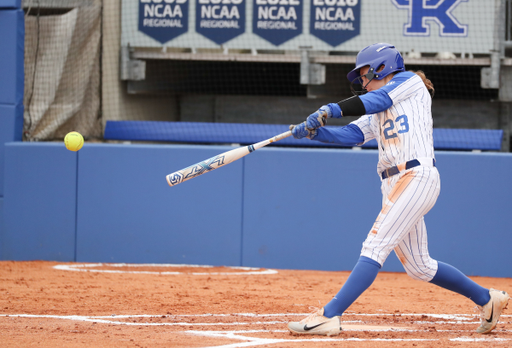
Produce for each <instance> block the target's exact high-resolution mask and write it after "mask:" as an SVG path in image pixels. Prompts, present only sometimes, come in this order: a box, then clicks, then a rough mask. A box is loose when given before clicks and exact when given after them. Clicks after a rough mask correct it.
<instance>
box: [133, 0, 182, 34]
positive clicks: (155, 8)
mask: <svg viewBox="0 0 512 348" xmlns="http://www.w3.org/2000/svg"><path fill="white" fill-rule="evenodd" d="M188 1H189V0H168V1H166V2H162V1H161V0H140V2H139V21H138V22H139V31H140V32H142V33H144V34H146V35H148V36H149V37H151V38H153V39H155V40H156V41H158V42H160V43H166V42H167V41H169V40H172V39H174V38H175V37H177V36H179V35H181V34H184V33H186V32H187V31H188Z"/></svg>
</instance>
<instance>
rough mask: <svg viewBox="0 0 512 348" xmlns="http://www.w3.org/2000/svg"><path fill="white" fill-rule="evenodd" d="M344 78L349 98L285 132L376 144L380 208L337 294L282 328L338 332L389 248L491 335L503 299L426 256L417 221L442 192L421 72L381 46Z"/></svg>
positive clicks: (364, 54) (427, 85)
mask: <svg viewBox="0 0 512 348" xmlns="http://www.w3.org/2000/svg"><path fill="white" fill-rule="evenodd" d="M347 77H348V80H349V81H350V82H351V89H352V91H353V92H354V94H356V95H355V96H353V97H351V98H348V99H345V100H343V101H341V102H339V103H331V104H328V105H324V106H322V107H321V108H320V109H319V110H318V111H317V112H315V113H313V114H311V115H310V116H309V117H308V118H307V120H306V121H305V122H303V123H301V124H299V125H295V126H293V125H292V126H290V129H291V130H292V134H293V136H294V137H295V138H297V139H301V138H304V137H307V138H309V139H314V140H318V141H321V142H325V143H337V144H342V145H347V146H354V145H362V144H364V143H366V142H368V141H370V140H372V139H376V140H377V143H378V148H379V162H378V165H377V170H378V173H379V176H380V177H381V180H382V185H381V191H382V195H383V199H382V210H381V211H380V213H379V215H378V216H377V219H376V220H375V223H374V224H373V226H372V228H371V229H370V232H369V233H368V236H367V238H366V240H365V241H364V243H363V248H362V250H361V256H360V257H359V260H358V262H357V263H356V265H355V267H354V269H353V270H352V272H351V274H350V276H349V278H348V279H347V281H346V283H345V284H344V285H343V287H342V288H341V290H340V291H339V292H338V294H337V295H336V296H335V297H334V298H333V299H332V300H331V301H330V302H329V303H327V304H326V305H325V306H324V307H323V308H321V309H320V310H318V311H316V312H315V313H313V314H311V315H310V316H308V317H307V318H305V319H303V320H301V321H300V322H290V323H289V324H288V329H289V330H290V331H291V332H292V333H295V334H313V335H327V336H331V335H337V334H339V333H340V332H341V330H342V328H341V316H342V314H343V313H344V312H345V310H346V309H347V308H348V307H349V306H350V305H351V304H352V303H353V302H354V301H355V300H356V299H357V298H358V297H359V296H360V295H361V294H362V293H363V292H364V291H365V290H366V289H367V288H368V287H369V286H370V285H371V284H372V283H373V281H374V280H375V278H376V276H377V273H378V272H379V270H380V268H381V267H382V265H383V264H384V261H385V260H386V258H387V257H388V255H389V254H390V253H391V251H393V250H394V251H395V253H396V255H397V256H398V258H399V259H400V261H401V263H402V264H403V266H404V269H405V270H406V272H407V274H408V275H409V276H410V277H412V278H413V279H418V280H422V281H427V282H430V283H433V284H435V285H438V286H441V287H443V288H445V289H448V290H451V291H454V292H457V293H459V294H461V295H463V296H465V297H467V298H469V299H470V300H472V301H473V302H475V304H476V305H477V306H478V308H479V310H480V312H481V323H480V326H479V327H478V328H477V330H476V331H477V332H479V333H488V332H490V331H491V330H493V329H494V328H495V327H496V324H497V322H498V319H499V317H500V315H501V312H502V311H503V309H504V308H505V307H506V306H507V303H508V300H509V295H508V294H507V293H506V292H504V291H499V290H494V289H486V288H484V287H482V286H480V285H478V284H476V283H475V282H474V281H472V280H471V279H469V278H468V277H466V276H465V275H464V274H462V273H461V272H460V271H459V270H457V269H456V268H454V267H452V266H450V265H448V264H446V263H443V262H440V261H436V260H434V259H432V258H431V257H430V256H429V253H428V245H427V244H428V243H427V229H426V226H425V221H424V218H423V217H424V215H425V214H427V213H428V211H429V210H430V209H432V207H433V206H434V204H435V202H436V200H437V197H438V195H439V191H440V179H439V173H438V171H437V169H436V167H435V157H434V146H433V138H432V128H433V126H432V114H431V105H432V97H433V93H434V87H433V85H432V83H431V82H430V80H428V79H427V78H426V77H425V75H424V74H423V72H421V71H419V72H416V73H414V72H409V71H405V66H404V61H403V58H402V56H401V55H400V53H399V52H398V51H397V50H396V49H395V47H394V46H392V45H390V44H386V43H377V44H374V45H371V46H368V47H366V48H364V49H363V50H361V51H360V52H359V53H358V55H357V58H356V67H355V68H354V69H353V70H352V71H350V72H349V73H348V75H347ZM358 84H361V85H362V90H363V91H364V92H367V93H365V94H361V95H357V93H356V92H355V91H354V87H355V86H356V85H358ZM342 116H361V117H360V118H359V119H357V120H355V121H354V122H352V123H350V124H349V125H347V126H344V127H337V128H334V129H327V128H322V127H323V126H324V125H325V121H326V118H331V117H336V118H340V117H342Z"/></svg>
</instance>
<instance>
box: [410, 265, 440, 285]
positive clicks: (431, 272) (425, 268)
mask: <svg viewBox="0 0 512 348" xmlns="http://www.w3.org/2000/svg"><path fill="white" fill-rule="evenodd" d="M404 268H405V271H406V272H407V275H408V276H409V277H411V278H412V279H415V280H421V281H423V282H429V281H431V280H432V279H433V278H434V276H435V274H436V267H432V265H431V264H430V263H428V264H423V265H418V264H416V265H414V266H412V265H410V266H409V267H407V266H406V265H404Z"/></svg>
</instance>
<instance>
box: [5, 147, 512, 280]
mask: <svg viewBox="0 0 512 348" xmlns="http://www.w3.org/2000/svg"><path fill="white" fill-rule="evenodd" d="M231 148H232V147H228V146H188V145H104V144H86V145H85V146H84V148H83V149H82V150H80V151H79V152H78V153H73V152H69V151H67V150H65V148H64V145H63V144H47V143H45V144H40V143H21V142H17V143H8V144H7V145H6V181H5V184H6V189H7V190H6V193H5V199H4V217H3V218H4V230H3V232H2V234H1V236H0V237H1V239H0V243H1V249H0V252H1V255H0V258H1V259H4V260H6V259H8V260H33V259H44V260H59V261H74V260H76V261H83V262H165V263H167V262H168V263H193V264H213V265H231V266H253V267H273V268H291V269H320V270H350V269H351V268H352V267H353V265H354V263H355V262H356V260H357V257H358V255H359V251H360V249H361V243H362V242H363V240H364V239H365V237H366V234H367V233H368V231H369V229H370V228H371V226H372V224H373V222H374V219H375V217H376V216H377V214H378V212H379V211H380V204H381V203H380V202H381V196H380V180H379V178H378V176H377V173H376V161H377V152H376V151H374V150H362V151H354V150H339V149H303V148H280V147H271V146H270V147H267V148H264V149H261V150H258V151H256V152H255V153H253V154H251V155H249V156H246V157H245V158H243V159H241V160H239V161H237V162H234V163H232V164H230V165H228V166H226V167H223V168H220V169H218V170H215V171H213V172H211V173H208V174H206V175H203V176H201V177H198V178H195V179H193V180H190V181H187V182H185V183H182V184H180V185H177V186H175V187H172V188H171V187H169V186H168V185H167V183H166V181H165V175H166V174H168V173H170V172H173V171H175V170H178V169H181V168H183V167H186V166H188V165H191V164H193V163H197V162H199V161H201V160H204V159H206V158H209V157H211V156H213V155H215V154H218V153H221V152H223V151H226V150H229V149H231ZM436 157H437V164H438V169H439V171H440V173H441V177H442V191H441V196H440V197H439V199H438V202H437V205H436V206H435V207H434V208H433V210H432V211H431V212H430V213H429V214H428V215H427V216H426V222H427V227H428V231H429V239H430V253H431V255H432V256H433V257H434V258H436V259H438V260H442V261H444V262H448V263H451V264H453V265H454V266H456V267H458V268H459V269H461V271H463V272H465V273H466V274H469V275H486V276H496V277H512V271H511V269H510V264H511V262H512V254H510V251H509V250H508V249H509V246H510V244H511V242H512V235H511V234H510V231H508V229H507V226H508V214H509V213H510V203H509V197H510V192H512V181H511V180H510V179H509V173H510V172H512V155H510V154H500V153H457V152H438V153H437V155H436ZM308 185H311V186H310V187H309V186H308ZM485 255H488V256H487V257H486V256H485ZM383 270H384V271H402V267H401V265H400V263H399V262H398V261H397V259H396V257H395V256H390V257H389V258H388V260H387V261H386V264H385V266H384V269H383Z"/></svg>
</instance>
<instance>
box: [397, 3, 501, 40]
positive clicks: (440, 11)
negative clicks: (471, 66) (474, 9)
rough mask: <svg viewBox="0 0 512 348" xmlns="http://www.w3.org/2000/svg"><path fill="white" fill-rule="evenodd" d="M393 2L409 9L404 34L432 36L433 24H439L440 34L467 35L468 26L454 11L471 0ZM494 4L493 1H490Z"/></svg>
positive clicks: (404, 8) (398, 6)
mask: <svg viewBox="0 0 512 348" xmlns="http://www.w3.org/2000/svg"><path fill="white" fill-rule="evenodd" d="M391 1H392V2H393V4H394V5H395V6H396V7H397V8H399V9H403V10H408V11H409V21H408V22H407V23H406V24H404V32H403V34H404V36H430V35H431V33H430V31H431V30H430V29H431V25H432V24H434V23H436V24H437V25H438V26H439V36H467V35H468V26H467V25H464V24H461V23H459V21H458V20H457V18H455V16H454V14H453V11H454V10H455V9H456V8H457V6H459V5H460V4H461V3H462V2H468V1H469V0H391ZM489 6H492V2H489Z"/></svg>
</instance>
